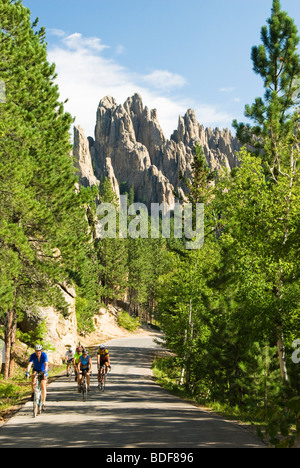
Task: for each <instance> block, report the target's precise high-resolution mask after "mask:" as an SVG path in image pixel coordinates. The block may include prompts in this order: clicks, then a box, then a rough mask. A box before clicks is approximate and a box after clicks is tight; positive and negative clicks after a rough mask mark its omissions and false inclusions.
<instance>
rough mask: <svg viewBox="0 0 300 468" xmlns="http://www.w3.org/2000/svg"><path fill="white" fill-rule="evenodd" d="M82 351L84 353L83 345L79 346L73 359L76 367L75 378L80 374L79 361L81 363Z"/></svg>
mask: <svg viewBox="0 0 300 468" xmlns="http://www.w3.org/2000/svg"><path fill="white" fill-rule="evenodd" d="M81 353H82V347H81V346H77V348H76V351H75V354H74V359H73V364H74V369H75V380H77V376H78V363H79V358H80V356H81Z"/></svg>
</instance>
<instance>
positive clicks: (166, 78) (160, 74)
mask: <svg viewBox="0 0 300 468" xmlns="http://www.w3.org/2000/svg"><path fill="white" fill-rule="evenodd" d="M143 80H144V81H145V83H146V84H148V85H150V86H151V87H153V88H155V89H159V90H172V89H174V88H181V87H182V86H184V85H186V84H187V81H186V79H185V78H184V77H183V76H181V75H177V74H174V73H170V72H169V71H167V70H155V71H153V72H152V73H150V74H149V75H145V76H144V77H143Z"/></svg>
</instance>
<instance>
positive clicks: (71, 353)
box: [65, 346, 74, 377]
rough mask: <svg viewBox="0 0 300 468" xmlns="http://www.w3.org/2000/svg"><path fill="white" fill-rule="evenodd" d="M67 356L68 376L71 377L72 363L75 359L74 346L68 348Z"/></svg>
mask: <svg viewBox="0 0 300 468" xmlns="http://www.w3.org/2000/svg"><path fill="white" fill-rule="evenodd" d="M65 358H66V363H67V377H69V370H70V365H72V362H73V361H74V351H73V349H72V346H70V347H69V349H68V350H67V352H66V355H65Z"/></svg>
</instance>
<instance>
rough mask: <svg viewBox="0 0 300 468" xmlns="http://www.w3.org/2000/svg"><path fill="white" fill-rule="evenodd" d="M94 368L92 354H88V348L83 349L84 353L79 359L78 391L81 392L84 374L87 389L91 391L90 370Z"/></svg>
mask: <svg viewBox="0 0 300 468" xmlns="http://www.w3.org/2000/svg"><path fill="white" fill-rule="evenodd" d="M91 370H92V359H91V356H89V355H88V352H87V351H86V349H83V350H82V354H81V356H80V357H79V361H78V372H79V373H78V392H79V393H80V392H81V382H82V377H83V374H85V375H86V381H87V390H88V392H89V391H90V372H91Z"/></svg>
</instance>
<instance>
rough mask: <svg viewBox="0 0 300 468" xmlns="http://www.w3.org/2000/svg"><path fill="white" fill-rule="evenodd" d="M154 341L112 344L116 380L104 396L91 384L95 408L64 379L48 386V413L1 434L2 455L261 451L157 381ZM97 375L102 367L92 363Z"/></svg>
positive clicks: (13, 423) (27, 412) (25, 412)
mask: <svg viewBox="0 0 300 468" xmlns="http://www.w3.org/2000/svg"><path fill="white" fill-rule="evenodd" d="M157 346H158V345H156V344H155V343H154V342H153V337H151V336H149V337H148V336H143V337H141V336H138V337H137V336H136V337H134V338H118V339H114V340H111V341H110V342H109V343H108V349H109V351H110V356H111V365H112V373H111V374H110V375H109V377H108V380H107V387H106V391H105V393H104V394H101V393H100V392H99V391H98V389H97V387H96V384H97V383H96V377H95V376H94V377H93V379H92V390H91V392H90V393H89V394H88V401H86V402H83V401H82V397H81V395H80V394H78V393H77V388H76V383H75V382H69V381H68V380H67V378H66V377H65V376H62V377H59V378H58V379H57V380H56V381H55V382H53V383H51V384H50V385H49V386H48V397H47V411H46V412H45V413H43V414H42V415H40V416H38V417H37V418H36V419H33V418H32V403H31V402H28V403H27V404H26V405H25V406H24V407H23V408H22V409H21V410H20V411H19V412H18V413H17V414H16V415H15V416H14V417H13V418H11V419H10V420H9V421H8V422H7V423H6V424H5V425H4V426H2V427H1V428H0V447H1V448H51V447H53V448H83V447H86V448H87V447H89V448H100V447H103V448H104V447H105V448H111V447H113V448H152V447H155V448H160V449H167V448H177V449H179V448H197V447H207V448H260V447H265V446H264V445H263V444H262V443H261V442H260V441H259V440H258V439H257V438H256V437H255V436H254V435H253V434H251V433H250V432H248V431H246V430H244V429H242V428H241V427H239V426H237V425H236V424H234V423H231V422H227V421H224V420H222V419H221V418H219V417H217V416H215V415H212V414H211V413H209V412H205V411H202V410H199V408H197V407H195V406H193V405H192V404H189V403H186V402H183V401H182V400H180V399H179V398H177V397H174V396H172V395H170V394H169V393H168V392H166V391H165V390H163V389H162V388H161V387H159V386H158V385H157V384H156V383H155V382H154V381H153V379H152V378H151V370H150V365H151V361H152V358H153V352H154V348H155V347H157ZM93 367H94V368H93V371H94V372H95V374H96V366H95V363H93Z"/></svg>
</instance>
